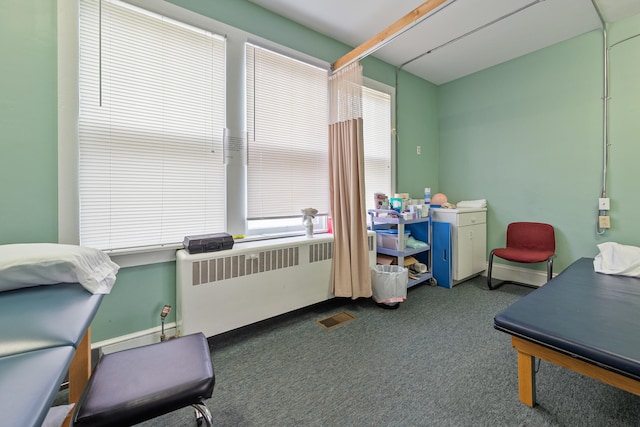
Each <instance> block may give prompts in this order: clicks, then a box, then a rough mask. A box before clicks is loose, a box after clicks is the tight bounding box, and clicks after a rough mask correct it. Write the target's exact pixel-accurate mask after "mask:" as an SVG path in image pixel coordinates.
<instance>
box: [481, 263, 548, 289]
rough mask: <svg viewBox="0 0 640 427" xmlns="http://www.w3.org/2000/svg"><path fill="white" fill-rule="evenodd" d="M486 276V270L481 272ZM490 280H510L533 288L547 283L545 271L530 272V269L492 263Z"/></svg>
mask: <svg viewBox="0 0 640 427" xmlns="http://www.w3.org/2000/svg"><path fill="white" fill-rule="evenodd" d="M482 275H483V276H485V277H486V276H487V270H485V271H483V272H482ZM491 276H492V279H493V280H495V281H500V280H510V281H513V282H519V283H526V284H528V285H533V286H538V287H540V286H542V285H544V284H545V283H547V271H546V270H544V271H542V270H532V269H530V268H522V267H516V266H513V265H506V264H498V263H496V262H494V263H493V271H492V273H491Z"/></svg>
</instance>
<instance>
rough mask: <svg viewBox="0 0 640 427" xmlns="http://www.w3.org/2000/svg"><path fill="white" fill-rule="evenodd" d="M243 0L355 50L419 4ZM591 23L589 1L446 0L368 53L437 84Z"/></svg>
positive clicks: (623, 9)
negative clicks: (416, 22) (390, 40)
mask: <svg viewBox="0 0 640 427" xmlns="http://www.w3.org/2000/svg"><path fill="white" fill-rule="evenodd" d="M249 1H251V2H252V3H255V4H257V5H259V6H262V7H263V8H265V9H268V10H270V11H272V12H275V13H277V14H279V15H282V16H284V17H286V18H289V19H291V20H292V21H295V22H298V23H300V24H302V25H304V26H306V27H308V28H311V29H313V30H315V31H317V32H319V33H322V34H325V35H327V36H329V37H332V38H334V39H336V40H338V41H341V42H343V43H345V44H347V45H349V46H353V47H356V46H359V45H360V44H361V43H363V42H365V41H367V40H369V39H370V38H371V37H373V36H375V35H376V34H378V33H379V32H380V31H382V30H384V29H385V28H387V27H388V26H389V25H391V24H392V23H394V22H395V21H397V20H398V19H400V18H402V17H403V16H404V15H406V14H407V13H408V12H410V11H412V10H413V9H415V8H416V7H418V6H420V5H421V4H422V3H424V2H425V0H320V1H318V0H249ZM597 1H598V4H599V5H600V9H601V11H602V14H603V15H604V18H605V20H606V21H608V22H615V21H619V20H621V19H624V18H627V17H629V16H632V15H635V14H637V13H640V0H597ZM597 28H600V19H599V18H598V15H597V13H596V11H595V9H594V7H593V4H592V2H591V0H481V1H480V0H449V1H448V2H446V3H444V4H443V5H442V6H441V7H440V8H438V9H437V10H436V11H435V12H434V13H432V14H431V15H430V16H429V17H428V18H426V19H425V20H423V21H422V22H420V23H418V24H417V25H415V26H414V27H413V28H411V29H410V30H408V31H406V32H405V33H403V34H402V35H400V36H398V37H396V38H395V39H394V40H393V41H392V42H390V43H388V44H387V45H385V46H384V47H382V48H380V49H378V50H377V51H376V52H375V53H373V56H375V57H377V58H379V59H382V60H383V61H385V62H388V63H390V64H393V65H396V66H401V65H403V64H405V65H403V67H402V69H403V70H406V71H409V72H410V73H413V74H415V75H417V76H420V77H422V78H424V79H426V80H428V81H430V82H432V83H435V84H442V83H446V82H448V81H451V80H455V79H457V78H460V77H463V76H466V75H468V74H471V73H474V72H476V71H480V70H483V69H485V68H488V67H491V66H493V65H496V64H499V63H501V62H505V61H508V60H510V59H513V58H516V57H518V56H521V55H524V54H527V53H530V52H533V51H535V50H538V49H542V48H544V47H547V46H550V45H552V44H555V43H558V42H560V41H563V40H567V39H569V38H572V37H575V36H577V35H580V34H583V33H586V32H589V31H592V30H594V29H597ZM430 50H433V51H432V52H431V53H428V54H425V53H426V52H428V51H430ZM420 55H423V56H422V57H421V58H419V59H416V60H414V61H413V62H411V63H408V64H406V63H407V62H408V61H411V60H412V59H414V58H417V57H418V56H420ZM337 59H338V58H334V59H333V61H335V60H337Z"/></svg>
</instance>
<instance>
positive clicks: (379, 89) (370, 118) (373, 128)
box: [362, 79, 393, 210]
mask: <svg viewBox="0 0 640 427" xmlns="http://www.w3.org/2000/svg"><path fill="white" fill-rule="evenodd" d="M392 101H393V88H391V87H388V86H386V85H382V84H379V83H376V82H373V81H371V80H368V79H367V80H365V86H364V87H363V90H362V116H363V128H364V129H363V133H364V135H363V137H364V170H365V172H364V177H365V178H364V180H365V193H366V206H367V210H369V209H374V208H375V203H374V197H373V195H374V193H384V194H386V195H387V196H389V197H391V196H392V187H393V182H392V176H393V175H392V169H391V165H392V157H391V155H392V152H393V150H392V147H393V144H392V136H393V135H392V128H393V125H392V117H393V115H392V112H393V102H392Z"/></svg>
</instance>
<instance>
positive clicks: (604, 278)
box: [494, 258, 640, 406]
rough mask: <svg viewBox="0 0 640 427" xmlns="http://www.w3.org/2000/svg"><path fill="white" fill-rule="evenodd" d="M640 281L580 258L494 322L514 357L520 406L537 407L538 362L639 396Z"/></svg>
mask: <svg viewBox="0 0 640 427" xmlns="http://www.w3.org/2000/svg"><path fill="white" fill-rule="evenodd" d="M638 313H640V279H637V278H633V277H625V276H614V275H608V274H600V273H596V272H595V271H594V266H593V259H590V258H582V259H579V260H578V261H576V262H574V263H573V264H571V265H570V266H569V267H567V268H566V269H565V270H564V271H563V272H562V273H560V274H559V275H558V276H556V277H555V278H554V279H552V280H551V281H549V282H548V283H547V284H546V285H544V286H542V287H540V288H539V289H536V290H535V291H533V292H532V293H530V294H529V295H527V296H525V297H523V298H521V299H520V300H518V301H517V302H515V303H514V304H512V305H511V306H509V307H508V308H507V309H505V310H503V311H502V312H500V313H498V314H497V315H496V316H495V317H494V327H495V328H496V329H498V330H500V331H503V332H506V333H508V334H511V335H512V345H513V347H514V348H515V349H516V350H517V351H518V387H519V395H520V400H521V401H522V402H523V403H525V404H527V405H529V406H534V405H535V403H536V395H535V392H536V387H535V370H534V360H535V358H536V357H537V358H540V359H543V360H546V361H549V362H551V363H555V364H557V365H560V366H563V367H565V368H568V369H572V370H574V371H576V372H579V373H581V374H583V375H587V376H589V377H591V378H595V379H597V380H599V381H602V382H605V383H607V384H610V385H613V386H615V387H618V388H620V389H623V390H626V391H628V392H631V393H634V394H636V395H640V335H638V331H640V315H639V314H638Z"/></svg>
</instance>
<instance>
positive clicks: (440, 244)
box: [431, 221, 452, 288]
mask: <svg viewBox="0 0 640 427" xmlns="http://www.w3.org/2000/svg"><path fill="white" fill-rule="evenodd" d="M432 250H433V253H432V256H431V257H432V261H433V264H432V266H433V277H435V279H436V281H437V282H438V286H442V287H445V288H450V287H451V286H452V277H451V276H452V274H451V273H452V268H451V264H452V263H451V224H449V223H448V222H435V221H434V222H433V247H432Z"/></svg>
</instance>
